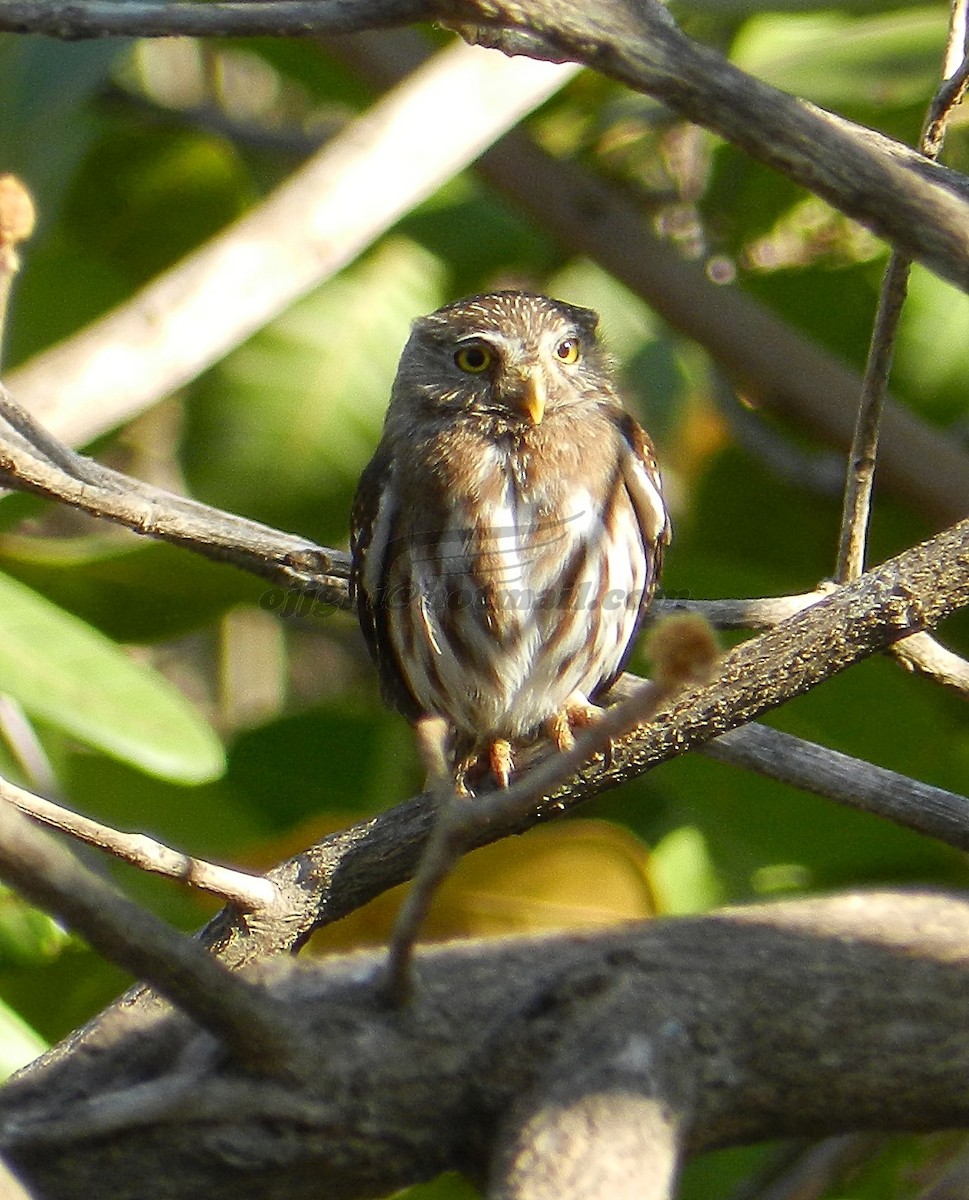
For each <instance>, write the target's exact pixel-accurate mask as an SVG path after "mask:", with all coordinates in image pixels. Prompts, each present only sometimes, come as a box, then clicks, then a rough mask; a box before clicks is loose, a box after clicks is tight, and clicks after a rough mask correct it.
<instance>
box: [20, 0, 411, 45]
mask: <svg viewBox="0 0 969 1200" xmlns="http://www.w3.org/2000/svg"><path fill="white" fill-rule="evenodd" d="M427 8H428V6H427V4H426V3H423V2H421V0H366V3H360V2H359V0H357V2H354V0H327V4H326V6H325V7H323V6H322V5H321V4H320V3H319V0H236V2H234V3H233V2H229V3H224V2H216V3H213V4H193V3H171V2H169V0H126V2H124V3H119V2H118V0H81V2H80V3H78V2H77V0H74V2H71V0H2V3H0V29H4V30H6V31H7V32H9V33H45V34H47V35H48V36H50V37H56V38H68V39H70V40H72V41H73V40H77V39H80V38H101V37H118V36H122V37H260V36H266V37H301V36H302V37H306V36H312V35H315V34H321V33H352V32H353V31H354V30H357V29H367V28H370V27H371V26H372V25H404V24H407V23H408V22H411V21H421V20H427V19H428V12H427Z"/></svg>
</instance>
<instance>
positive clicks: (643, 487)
mask: <svg viewBox="0 0 969 1200" xmlns="http://www.w3.org/2000/svg"><path fill="white" fill-rule="evenodd" d="M615 420H616V426H617V428H618V430H619V433H620V435H621V436H622V440H623V449H624V456H623V459H622V462H621V464H620V473H621V479H622V484H623V485H624V487H625V491H626V495H627V496H628V498H629V501H630V503H631V504H632V508H633V512H634V513H635V517H636V522H637V524H638V526H639V536H640V538H641V540H642V545H643V553H644V556H645V560H646V586H645V587H644V588H643V594H642V596H641V598H640V601H639V610H638V612H637V614H636V624H635V627H634V629H633V633H632V636H631V637H630V639H629V642H628V645H627V647H626V651H625V653H624V654H623V656H622V660H621V661H620V663H619V664H618V665H617V667H616V670H615V671H614V672H613V674H612V675H611V677H610V678H608V679H604V680H603V682H602V683H601V684H600V685H599V687H598V688H597V689H596V694H597V695H603V694H604V693H605V692H607V691H608V690H609V688H610V687H611V686H612V685H613V683H615V681H616V679H617V678H618V677H619V675H620V674H621V673H622V671H623V669H624V667H625V665H626V662H627V660H628V658H629V655H630V654H631V652H632V649H633V646H634V645H635V642H636V635H637V633H638V632H639V629H640V626H641V625H642V621H643V616H644V615H645V612H646V609H647V608H648V607H649V602H650V600H652V598H653V592H654V590H655V588H656V581H657V580H658V579H659V574H660V571H661V569H662V566H663V555H664V553H665V551H666V547H667V546H668V545H669V543H670V538H671V536H672V529H671V527H670V518H669V513H668V512H667V510H666V503H665V501H664V500H663V486H662V481H661V479H660V473H659V467H658V466H657V464H656V452H655V450H654V449H653V443H652V442H651V441H650V438H649V435H648V434H647V433H646V431H645V429H643V428H642V426H641V425H640V424H639V422H638V421H636V420H635V419H634V418H633V417H631V416H630V415H629V413H627V412H619V413H617V414H616V418H615Z"/></svg>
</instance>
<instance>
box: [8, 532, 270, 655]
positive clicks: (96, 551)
mask: <svg viewBox="0 0 969 1200" xmlns="http://www.w3.org/2000/svg"><path fill="white" fill-rule="evenodd" d="M0 569H2V570H4V571H5V572H6V573H7V574H8V575H12V576H13V577H14V578H15V579H19V580H20V582H21V583H25V584H27V585H28V587H32V588H35V589H36V590H37V591H38V592H41V593H42V594H43V595H44V596H46V597H47V598H48V599H49V600H52V601H53V602H54V603H55V604H57V605H59V606H60V607H61V608H66V609H67V610H68V611H69V612H72V613H74V615H75V616H77V617H80V618H81V620H82V621H87V622H88V623H89V624H91V625H94V626H96V627H97V628H98V629H99V630H100V631H101V632H102V633H105V634H107V636H108V637H110V638H113V639H114V640H115V641H119V642H155V641H160V640H162V639H165V638H173V637H179V636H181V635H183V634H185V633H188V632H190V631H192V630H195V629H198V628H200V627H201V626H203V625H207V624H209V623H210V622H211V621H213V620H214V619H216V618H218V617H219V616H221V615H222V614H223V613H224V612H225V611H226V610H227V609H229V608H232V607H233V606H234V605H236V604H241V603H252V604H255V603H257V602H258V600H259V597H260V596H261V595H262V594H263V593H264V592H266V591H267V585H266V583H265V582H264V581H262V580H260V579H257V578H255V577H254V576H252V575H249V574H247V573H246V572H244V571H239V570H235V569H233V568H232V567H228V566H224V565H223V564H221V563H214V562H209V561H208V560H207V559H204V558H201V557H200V556H199V555H197V554H191V553H189V552H188V551H187V550H183V549H181V548H180V547H178V546H169V545H166V544H165V543H163V542H155V541H150V540H148V539H147V538H130V539H129V538H119V537H117V536H114V535H107V536H106V535H104V534H95V535H91V536H86V537H74V538H52V537H22V536H18V535H16V534H8V535H5V536H0Z"/></svg>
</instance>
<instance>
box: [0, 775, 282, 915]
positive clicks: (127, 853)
mask: <svg viewBox="0 0 969 1200" xmlns="http://www.w3.org/2000/svg"><path fill="white" fill-rule="evenodd" d="M0 799H3V800H5V801H9V802H10V803H11V804H13V805H16V807H17V808H19V809H20V811H21V812H22V813H24V814H26V815H27V816H29V817H33V818H34V820H35V821H39V822H40V823H41V824H43V825H47V826H48V827H49V828H51V829H59V830H60V831H61V832H62V833H66V834H68V835H69V836H70V837H72V838H74V839H75V840H77V841H80V842H84V843H85V844H86V845H88V846H95V847H96V848H97V849H98V850H104V851H106V852H107V853H108V854H112V855H114V857H115V858H119V859H121V860H122V861H123V862H126V863H129V864H130V865H131V866H133V867H139V868H140V869H141V870H142V871H151V872H152V873H153V874H155V875H163V876H165V877H166V878H168V879H178V880H180V881H182V882H183V883H187V884H188V885H189V886H190V887H196V888H199V889H200V890H201V891H205V892H208V893H209V894H210V895H213V896H218V898H219V899H220V900H222V901H223V902H224V903H226V904H234V905H236V906H237V907H238V908H239V909H240V910H242V911H243V912H255V911H258V910H260V909H265V908H270V907H272V906H273V905H274V904H276V903H278V901H279V892H278V890H277V888H276V887H275V886H274V885H273V884H272V883H271V882H270V881H269V880H268V879H266V878H265V876H263V875H252V874H249V873H248V872H245V871H236V870H233V869H231V868H229V867H223V866H220V865H219V864H218V863H210V862H204V861H203V860H202V859H199V858H192V857H191V856H190V855H188V854H183V853H182V852H181V851H179V850H173V849H172V848H171V847H170V846H166V845H164V844H163V843H162V842H159V841H156V840H155V839H154V838H150V837H148V836H147V835H146V834H143V833H124V832H122V831H121V830H118V829H112V828H111V827H110V826H108V825H102V824H101V823H100V821H92V820H91V818H90V817H84V816H82V815H81V814H80V813H76V812H72V811H71V810H70V809H69V808H64V806H63V805H61V804H54V803H53V802H52V801H50V800H45V799H43V797H41V796H35V795H34V794H33V793H32V792H27V791H24V789H23V788H19V787H17V786H16V785H15V784H13V783H10V782H9V781H8V780H6V779H0Z"/></svg>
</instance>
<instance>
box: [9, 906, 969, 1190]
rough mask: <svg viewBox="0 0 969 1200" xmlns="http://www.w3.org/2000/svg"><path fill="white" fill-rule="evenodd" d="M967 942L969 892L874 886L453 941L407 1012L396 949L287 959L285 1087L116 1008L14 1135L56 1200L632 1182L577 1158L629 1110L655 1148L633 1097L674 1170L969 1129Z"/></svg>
mask: <svg viewBox="0 0 969 1200" xmlns="http://www.w3.org/2000/svg"><path fill="white" fill-rule="evenodd" d="M967 940H969V905H967V903H966V901H965V899H964V898H948V897H946V896H943V895H940V894H938V893H933V894H931V895H913V894H901V895H900V894H892V893H880V894H879V893H863V894H857V895H850V896H844V897H835V898H827V899H817V900H809V901H799V902H792V903H784V904H776V905H770V906H756V907H751V908H747V909H738V910H732V911H727V912H723V913H717V914H712V915H709V916H706V917H698V918H689V919H683V918H680V919H676V920H667V921H652V922H645V923H637V924H634V925H631V926H625V927H622V928H620V929H617V930H616V931H614V932H610V933H605V934H602V933H600V934H596V935H586V936H582V937H578V936H561V935H559V936H554V937H545V938H535V937H533V938H521V939H512V938H507V939H500V940H497V941H494V942H468V943H463V944H462V943H457V944H452V945H450V946H447V947H440V948H436V949H432V950H428V951H425V952H422V953H421V954H420V955H419V957H418V971H419V975H420V986H419V988H418V989H417V991H416V993H415V997H414V1001H413V1006H412V1007H411V1008H409V1009H408V1010H407V1011H406V1013H405V1014H401V1013H399V1012H395V1011H390V1010H387V1009H385V1008H382V1007H380V1006H379V1005H377V1004H375V1003H374V981H375V977H376V972H377V968H378V964H379V961H380V959H379V956H376V955H360V954H357V955H353V956H351V957H348V958H344V959H339V958H336V959H330V960H328V961H327V962H325V963H323V964H309V963H302V964H301V963H293V962H291V961H288V960H281V961H279V962H277V963H276V964H274V966H273V967H272V968H269V969H266V968H263V969H262V970H261V971H259V972H258V973H256V974H255V975H254V976H250V978H253V980H254V982H257V983H258V984H261V985H262V986H264V987H265V988H267V990H268V992H269V995H270V997H271V999H272V1001H273V1004H274V1005H275V1007H276V1011H277V1013H278V1014H279V1020H280V1022H281V1023H282V1024H283V1025H284V1026H285V1028H286V1029H287V1031H288V1032H289V1033H290V1035H291V1036H292V1037H294V1038H295V1039H298V1040H299V1041H300V1042H301V1043H302V1044H304V1045H305V1047H306V1050H305V1057H304V1059H303V1061H302V1063H301V1064H300V1070H299V1071H298V1073H297V1075H296V1076H294V1078H293V1079H292V1080H291V1081H290V1083H289V1084H288V1086H287V1087H286V1088H281V1087H279V1086H276V1085H274V1084H273V1082H272V1081H266V1080H251V1079H246V1078H244V1077H241V1076H240V1074H239V1073H238V1072H237V1071H234V1070H232V1069H231V1066H228V1067H227V1066H226V1065H225V1064H224V1063H223V1062H221V1061H219V1060H218V1059H215V1058H211V1059H208V1060H206V1059H205V1058H204V1057H203V1058H201V1059H200V1058H199V1056H198V1055H197V1054H195V1053H193V1052H192V1046H193V1041H192V1038H193V1033H192V1030H191V1027H190V1026H188V1025H187V1023H186V1022H183V1021H181V1020H179V1019H177V1018H173V1017H170V1016H168V1017H165V1016H163V1015H161V1014H158V1013H157V1012H155V1013H142V1014H141V1015H140V1017H139V1019H138V1020H133V1014H132V1012H131V1010H130V1009H128V1010H121V1009H119V1010H117V1011H116V1012H115V1013H114V1014H113V1018H112V1020H111V1021H110V1022H109V1023H107V1024H106V1025H105V1026H104V1027H103V1028H102V1029H101V1030H100V1032H99V1033H97V1034H92V1035H89V1038H88V1041H87V1049H88V1051H89V1052H88V1053H85V1054H74V1055H71V1056H69V1057H67V1058H64V1059H62V1060H60V1061H54V1062H51V1063H50V1064H49V1065H48V1066H47V1067H46V1068H45V1070H44V1071H42V1072H40V1073H39V1074H35V1075H34V1076H31V1075H30V1074H26V1075H21V1076H20V1077H19V1079H18V1080H15V1081H13V1082H12V1083H10V1084H8V1085H7V1087H6V1088H5V1089H4V1090H3V1092H2V1093H0V1149H2V1151H3V1153H4V1154H5V1155H6V1156H7V1157H8V1159H9V1161H10V1162H11V1163H12V1164H13V1165H14V1166H15V1168H16V1169H17V1170H18V1171H20V1172H22V1174H23V1176H24V1179H25V1181H26V1182H27V1184H28V1185H29V1186H32V1187H35V1188H36V1189H37V1190H38V1191H39V1192H40V1193H41V1194H42V1195H43V1196H44V1197H45V1198H46V1200H67V1198H68V1197H70V1198H71V1200H77V1198H78V1197H82V1196H93V1195H97V1196H98V1197H99V1200H135V1198H136V1197H137V1198H138V1200H141V1198H142V1197H144V1196H145V1194H146V1188H145V1181H146V1180H149V1179H150V1180H153V1181H155V1183H156V1186H157V1188H158V1191H157V1192H156V1194H157V1195H164V1196H165V1197H166V1200H189V1198H190V1197H197V1196H200V1195H204V1196H206V1197H210V1198H211V1200H229V1198H230V1197H231V1198H232V1200H268V1198H269V1197H270V1196H277V1197H278V1196H282V1195H286V1196H287V1197H289V1200H302V1198H304V1197H305V1198H306V1200H308V1198H309V1197H310V1196H313V1197H317V1196H319V1194H320V1187H321V1180H323V1181H325V1190H326V1194H327V1196H328V1197H332V1198H333V1200H351V1198H353V1197H364V1196H373V1195H377V1194H386V1193H388V1192H390V1191H394V1190H396V1189H397V1188H400V1187H402V1186H404V1185H405V1184H407V1183H411V1182H415V1181H417V1180H420V1179H427V1178H429V1177H431V1176H433V1175H435V1174H437V1173H438V1172H440V1171H444V1170H448V1169H458V1170H462V1171H464V1172H466V1173H469V1174H471V1175H472V1176H474V1177H476V1178H477V1179H478V1180H482V1181H486V1183H487V1185H488V1186H489V1191H488V1194H489V1195H490V1196H492V1197H501V1198H502V1200H509V1198H510V1197H516V1198H521V1197H526V1196H535V1195H538V1194H543V1195H556V1196H565V1197H578V1196H582V1197H593V1196H595V1197H603V1196H612V1195H624V1194H626V1193H625V1192H624V1191H622V1190H621V1189H620V1190H618V1191H615V1192H614V1191H612V1190H611V1187H612V1185H613V1183H614V1181H615V1180H616V1174H615V1170H616V1164H615V1163H613V1162H610V1161H607V1160H606V1159H605V1158H604V1157H602V1156H592V1157H590V1158H589V1159H588V1160H586V1163H585V1166H586V1173H585V1174H584V1175H583V1174H582V1173H581V1170H580V1168H579V1165H578V1164H579V1162H580V1160H581V1158H582V1154H583V1152H584V1151H585V1150H586V1149H587V1136H588V1134H589V1133H591V1132H592V1128H590V1126H591V1127H593V1128H596V1129H598V1127H599V1125H600V1124H601V1118H602V1117H603V1116H605V1115H609V1114H612V1115H616V1116H618V1118H619V1124H618V1127H617V1130H616V1134H615V1140H614V1142H613V1145H614V1146H615V1145H616V1144H617V1142H618V1143H621V1145H622V1147H623V1148H624V1150H625V1152H626V1153H627V1154H628V1155H629V1157H630V1159H631V1160H632V1161H635V1162H639V1163H640V1164H641V1165H644V1164H645V1162H646V1159H645V1147H644V1146H643V1145H642V1143H640V1142H637V1141H636V1139H635V1138H634V1136H633V1132H632V1125H631V1122H630V1121H629V1119H628V1118H630V1117H631V1116H632V1115H633V1114H634V1113H635V1112H639V1113H640V1114H644V1115H646V1116H647V1117H648V1118H649V1120H650V1122H651V1129H652V1130H654V1131H657V1132H660V1133H661V1134H662V1137H661V1140H660V1143H659V1146H658V1147H657V1150H658V1152H659V1153H658V1156H657V1157H656V1158H654V1160H653V1161H654V1163H656V1166H657V1170H659V1171H660V1172H661V1173H662V1172H664V1171H665V1173H667V1174H668V1172H669V1164H670V1162H671V1160H674V1159H676V1158H678V1157H679V1156H680V1155H681V1154H682V1153H683V1152H684V1151H686V1152H694V1151H696V1150H700V1149H703V1148H707V1147H710V1146H715V1145H730V1144H736V1143H742V1142H749V1141H754V1140H759V1139H765V1138H776V1137H785V1136H790V1135H791V1134H793V1133H797V1134H799V1135H802V1136H803V1135H805V1134H807V1135H811V1134H813V1135H817V1136H824V1135H829V1134H838V1133H844V1132H846V1131H848V1130H852V1129H857V1130H863V1129H883V1130H912V1131H917V1130H921V1129H933V1128H945V1127H952V1126H958V1125H966V1124H969V1089H967V1086H966V1079H967V1078H969V1046H967V1043H966V1038H965V1036H964V1032H963V1031H964V1029H965V1026H966V1023H967V1021H969V974H967V967H966V956H965V946H966V943H967ZM845 996H851V997H852V998H853V1003H852V1004H850V1005H849V1004H846V1003H844V998H845ZM792 1047H793V1048H796V1052H792ZM610 1098H611V1099H610ZM624 1098H625V1099H624ZM617 1106H619V1107H617ZM662 1113H665V1115H661V1114H662ZM583 1117H584V1122H587V1124H586V1128H585V1129H583V1128H582V1124H583V1122H582V1121H580V1119H579V1118H583ZM543 1129H544V1130H545V1131H546V1133H548V1134H550V1135H551V1134H553V1133H554V1135H555V1137H556V1138H557V1139H558V1141H557V1143H556V1147H555V1149H556V1150H557V1155H556V1156H555V1157H556V1158H557V1159H558V1161H552V1159H553V1154H552V1151H551V1150H549V1149H548V1148H547V1140H546V1139H543V1138H541V1137H540V1136H539V1134H540V1131H541V1130H543ZM664 1163H665V1166H664V1165H663V1164H664ZM620 1166H621V1164H620ZM539 1170H542V1171H546V1172H547V1175H546V1178H548V1179H551V1180H553V1181H554V1182H555V1183H556V1186H555V1187H554V1188H552V1189H550V1190H546V1191H544V1192H543V1193H539V1192H537V1191H536V1188H537V1186H538V1184H537V1182H536V1180H537V1179H540V1178H541V1176H540V1175H537V1172H538V1171H539ZM162 1181H164V1182H163V1183H162ZM644 1186H645V1185H643V1184H642V1183H641V1187H644ZM638 1194H640V1195H642V1194H644V1193H643V1192H642V1191H641V1192H639V1193H638ZM646 1194H649V1193H646ZM654 1194H658V1195H662V1191H661V1190H659V1189H657V1191H656V1192H655V1193H654Z"/></svg>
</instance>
